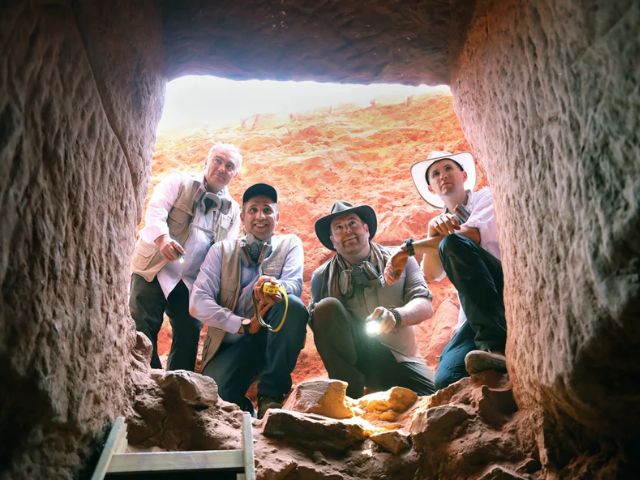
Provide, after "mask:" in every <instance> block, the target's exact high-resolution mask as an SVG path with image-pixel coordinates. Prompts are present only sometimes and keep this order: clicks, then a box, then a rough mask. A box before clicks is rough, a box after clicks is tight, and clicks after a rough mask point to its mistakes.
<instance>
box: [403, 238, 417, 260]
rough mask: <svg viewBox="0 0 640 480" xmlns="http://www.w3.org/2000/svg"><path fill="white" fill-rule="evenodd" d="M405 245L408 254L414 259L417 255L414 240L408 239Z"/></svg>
mask: <svg viewBox="0 0 640 480" xmlns="http://www.w3.org/2000/svg"><path fill="white" fill-rule="evenodd" d="M404 243H405V245H406V246H407V254H408V255H409V256H410V257H413V256H414V255H415V254H416V251H415V250H414V249H413V239H412V238H407V239H406V240H405V241H404Z"/></svg>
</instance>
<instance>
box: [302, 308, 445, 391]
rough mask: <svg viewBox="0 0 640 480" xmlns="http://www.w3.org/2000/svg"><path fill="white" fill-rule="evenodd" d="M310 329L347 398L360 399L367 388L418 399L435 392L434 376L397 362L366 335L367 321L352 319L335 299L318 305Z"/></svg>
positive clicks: (419, 367)
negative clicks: (394, 389) (407, 392)
mask: <svg viewBox="0 0 640 480" xmlns="http://www.w3.org/2000/svg"><path fill="white" fill-rule="evenodd" d="M311 328H312V329H313V336H314V340H315V343H316V348H317V349H318V353H319V354H320V357H321V358H322V362H323V363H324V366H325V368H326V369H327V372H328V374H329V378H335V379H338V380H342V381H344V382H347V383H348V384H349V385H348V387H347V395H348V396H349V397H351V398H360V397H361V396H362V395H363V394H364V387H365V386H366V387H367V389H368V390H370V391H372V392H376V391H381V390H388V389H390V388H392V387H395V386H400V387H405V388H408V389H410V390H413V391H414V392H416V393H417V394H418V395H431V394H432V393H434V392H435V388H434V384H433V380H434V376H433V372H432V371H431V370H430V369H429V368H428V367H427V366H426V365H422V364H420V363H411V362H398V361H397V360H396V359H395V357H394V356H393V354H392V353H391V351H390V350H389V349H388V348H387V347H385V346H384V345H381V344H380V341H379V339H378V338H376V337H370V336H368V335H367V334H366V332H365V328H364V321H362V320H358V319H356V318H354V317H353V315H351V314H350V313H349V312H348V310H347V309H346V308H345V306H344V305H343V304H342V303H341V302H340V301H339V300H337V299H335V298H331V297H329V298H324V299H322V300H321V301H320V302H318V303H317V304H316V305H315V308H314V310H313V321H312V325H311Z"/></svg>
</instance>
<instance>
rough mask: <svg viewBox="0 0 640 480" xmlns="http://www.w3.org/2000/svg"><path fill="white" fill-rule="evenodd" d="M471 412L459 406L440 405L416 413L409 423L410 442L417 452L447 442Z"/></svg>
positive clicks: (470, 415) (471, 414)
mask: <svg viewBox="0 0 640 480" xmlns="http://www.w3.org/2000/svg"><path fill="white" fill-rule="evenodd" d="M472 416H473V412H472V411H471V410H470V409H469V408H468V407H463V406H460V405H442V406H439V407H433V408H425V409H421V410H418V411H416V413H415V415H414V416H413V421H412V422H411V440H412V441H413V445H414V446H415V448H416V449H418V450H426V449H427V447H429V446H434V445H437V444H438V443H443V442H447V441H449V440H450V439H451V435H452V434H453V431H454V429H455V428H456V427H458V426H460V425H461V424H462V423H463V422H464V421H465V420H467V419H468V418H471V417H472Z"/></svg>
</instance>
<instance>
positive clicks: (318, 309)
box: [312, 297, 344, 332]
mask: <svg viewBox="0 0 640 480" xmlns="http://www.w3.org/2000/svg"><path fill="white" fill-rule="evenodd" d="M343 309H344V307H343V305H342V303H341V302H340V300H338V299H337V298H333V297H327V298H323V299H322V300H320V301H319V302H318V303H316V304H315V307H314V309H313V325H312V328H313V330H314V332H315V330H316V329H318V330H322V329H327V328H330V327H331V325H333V324H334V323H335V322H339V321H340V320H342V319H343V317H344V314H343Z"/></svg>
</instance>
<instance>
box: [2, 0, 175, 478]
mask: <svg viewBox="0 0 640 480" xmlns="http://www.w3.org/2000/svg"><path fill="white" fill-rule="evenodd" d="M148 3H149V2H147V5H145V4H144V3H142V2H140V3H137V4H136V5H138V8H139V9H140V10H139V11H138V12H121V11H118V9H117V8H116V6H114V5H112V4H110V3H109V4H107V2H101V4H102V6H97V5H96V4H95V3H93V6H90V2H78V4H74V3H73V2H65V1H61V2H46V3H44V2H16V1H14V2H4V3H3V4H2V6H1V7H0V62H1V67H0V69H1V71H2V74H1V75H0V169H1V172H2V173H1V174H0V198H2V208H0V224H1V225H2V228H1V231H2V234H1V235H0V252H1V253H0V281H1V283H2V301H1V303H0V385H2V387H1V388H0V406H1V407H0V444H1V445H2V448H0V472H2V473H3V474H6V475H7V476H9V477H11V478H29V479H33V478H65V477H69V476H70V475H71V473H72V472H75V474H77V475H80V474H81V471H82V469H83V465H84V463H85V462H86V461H87V459H88V458H89V457H90V455H91V453H92V447H94V446H95V445H96V439H97V438H98V437H99V436H100V433H101V431H102V430H103V427H104V425H105V422H109V421H110V420H112V419H113V418H114V417H115V416H116V415H117V414H118V413H121V412H123V411H124V409H125V408H126V400H125V380H126V377H127V368H128V363H129V362H128V358H129V356H130V351H131V349H132V347H133V343H134V341H135V335H134V334H135V332H134V327H133V324H132V322H131V321H130V320H129V312H128V306H127V278H128V267H129V260H130V255H131V252H132V249H133V244H134V240H135V226H136V223H137V217H138V215H139V212H140V211H141V208H142V202H143V200H144V196H145V194H146V191H147V185H148V180H149V162H150V158H151V154H152V149H153V143H154V139H155V125H156V124H157V122H158V120H159V116H160V112H161V107H162V101H163V93H164V80H163V79H162V78H161V76H160V72H161V66H162V63H161V56H160V46H159V45H160V21H159V17H158V16H157V14H154V12H153V9H149V8H148V7H149V5H148ZM145 8H146V11H145ZM125 39H126V40H125ZM3 478H4V475H3Z"/></svg>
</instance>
